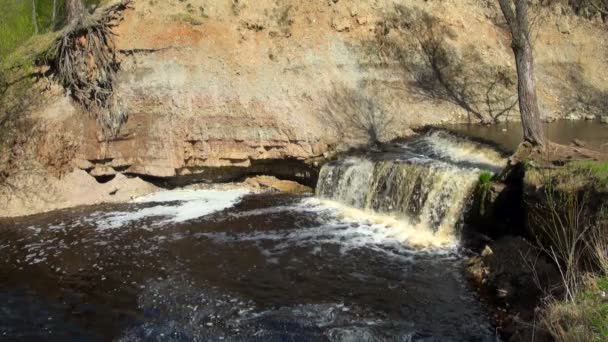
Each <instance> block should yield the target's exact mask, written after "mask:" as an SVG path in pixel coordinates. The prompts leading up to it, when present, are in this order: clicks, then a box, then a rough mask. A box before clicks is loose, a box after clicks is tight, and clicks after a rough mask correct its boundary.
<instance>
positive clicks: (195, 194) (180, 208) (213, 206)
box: [95, 190, 248, 230]
mask: <svg viewBox="0 0 608 342" xmlns="http://www.w3.org/2000/svg"><path fill="white" fill-rule="evenodd" d="M247 193H248V191H246V190H230V191H217V190H172V191H161V192H157V193H154V194H151V195H148V196H144V197H140V198H137V199H135V200H133V201H132V202H133V203H157V204H158V205H155V206H153V207H147V208H141V209H138V210H135V211H125V212H111V213H107V214H104V215H103V216H101V217H97V218H96V219H95V221H96V224H97V227H98V229H100V230H105V229H115V228H120V227H123V226H125V225H127V224H129V223H131V222H135V221H140V220H143V219H146V218H159V217H161V218H163V219H162V220H159V221H156V222H154V225H155V226H158V225H165V224H168V223H182V222H186V221H189V220H193V219H196V218H199V217H203V216H206V215H209V214H212V213H214V212H217V211H221V210H224V209H226V208H229V207H231V206H233V205H235V204H236V203H237V202H238V201H239V200H240V199H241V197H243V196H244V195H246V194H247Z"/></svg>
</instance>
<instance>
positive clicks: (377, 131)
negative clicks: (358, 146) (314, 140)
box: [321, 86, 394, 145]
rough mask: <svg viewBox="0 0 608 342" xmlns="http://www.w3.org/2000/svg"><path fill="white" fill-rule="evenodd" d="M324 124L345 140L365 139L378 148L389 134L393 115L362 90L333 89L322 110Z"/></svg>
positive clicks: (337, 87) (339, 87)
mask: <svg viewBox="0 0 608 342" xmlns="http://www.w3.org/2000/svg"><path fill="white" fill-rule="evenodd" d="M321 115H322V118H321V119H322V121H323V122H325V123H326V124H327V125H328V126H329V127H332V128H333V129H334V130H335V131H336V132H337V133H338V134H339V135H340V138H342V139H355V140H366V141H367V143H368V144H370V145H375V144H378V143H379V142H381V141H382V138H383V137H385V136H386V135H387V133H389V129H390V128H391V126H392V125H393V124H394V118H393V116H392V115H391V114H390V113H389V112H387V111H385V110H383V108H381V107H380V106H378V104H377V103H376V102H375V101H374V100H373V99H372V98H371V97H369V96H366V95H365V94H364V92H363V90H361V89H352V88H347V87H344V86H334V90H333V92H332V93H331V95H330V96H329V97H328V98H327V102H326V103H325V106H324V107H323V109H322V111H321Z"/></svg>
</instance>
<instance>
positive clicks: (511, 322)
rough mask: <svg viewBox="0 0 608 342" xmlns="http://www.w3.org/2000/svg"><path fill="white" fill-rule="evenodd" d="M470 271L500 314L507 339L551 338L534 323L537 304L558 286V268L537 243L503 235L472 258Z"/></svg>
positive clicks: (469, 266) (475, 281)
mask: <svg viewBox="0 0 608 342" xmlns="http://www.w3.org/2000/svg"><path fill="white" fill-rule="evenodd" d="M488 250H491V251H492V253H489V252H486V251H488ZM467 274H468V275H469V279H470V280H471V281H472V282H473V283H474V284H475V285H476V286H477V287H478V288H479V289H480V290H481V291H482V293H483V294H485V296H486V297H487V298H486V299H487V301H488V302H490V303H491V306H492V307H493V308H494V309H495V310H496V312H497V313H498V316H500V318H499V320H500V322H499V323H500V326H501V333H502V335H503V337H505V340H507V341H529V340H530V338H532V337H533V339H534V340H536V341H545V340H548V338H549V335H548V334H547V333H546V332H545V331H543V330H542V329H541V328H539V327H536V328H535V325H534V324H532V323H533V322H534V321H535V315H536V311H535V310H536V308H537V306H538V305H539V304H540V303H541V300H542V298H544V296H545V294H546V293H550V291H551V290H552V289H555V288H556V287H555V284H559V280H560V277H559V272H558V270H557V268H556V267H555V266H554V265H553V264H552V263H551V262H549V261H548V260H547V259H546V258H545V257H544V256H543V255H541V254H540V252H539V251H538V250H537V249H536V248H534V246H532V245H531V244H530V243H529V242H527V241H526V240H524V239H523V238H520V237H513V236H507V237H504V238H501V239H499V240H497V241H494V242H492V243H491V244H490V245H488V246H486V247H485V249H484V252H483V253H481V255H480V256H477V257H473V258H470V259H469V261H468V264H467Z"/></svg>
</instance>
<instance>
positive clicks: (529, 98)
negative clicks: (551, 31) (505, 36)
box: [498, 0, 546, 148]
mask: <svg viewBox="0 0 608 342" xmlns="http://www.w3.org/2000/svg"><path fill="white" fill-rule="evenodd" d="M498 1H499V3H500V8H501V10H502V13H503V15H504V17H505V20H506V21H507V25H508V26H509V30H510V31H511V40H512V43H511V47H512V48H513V52H514V54H515V63H516V65H517V92H518V98H519V110H520V113H521V122H522V126H523V130H524V141H527V142H529V143H530V144H532V145H533V146H536V147H541V148H544V146H545V145H546V138H545V133H544V130H543V126H542V122H541V120H540V109H539V107H538V99H537V95H536V80H535V78H534V56H533V53H532V45H531V43H530V23H529V20H528V1H527V0H498Z"/></svg>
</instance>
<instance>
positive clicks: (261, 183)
mask: <svg viewBox="0 0 608 342" xmlns="http://www.w3.org/2000/svg"><path fill="white" fill-rule="evenodd" d="M245 184H247V185H249V186H252V187H254V188H257V189H261V190H262V191H265V190H271V191H279V192H289V193H310V192H313V190H312V188H310V187H308V186H305V185H302V184H300V183H298V182H293V181H288V180H281V179H278V178H276V177H271V176H257V177H252V178H247V179H246V180H245Z"/></svg>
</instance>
